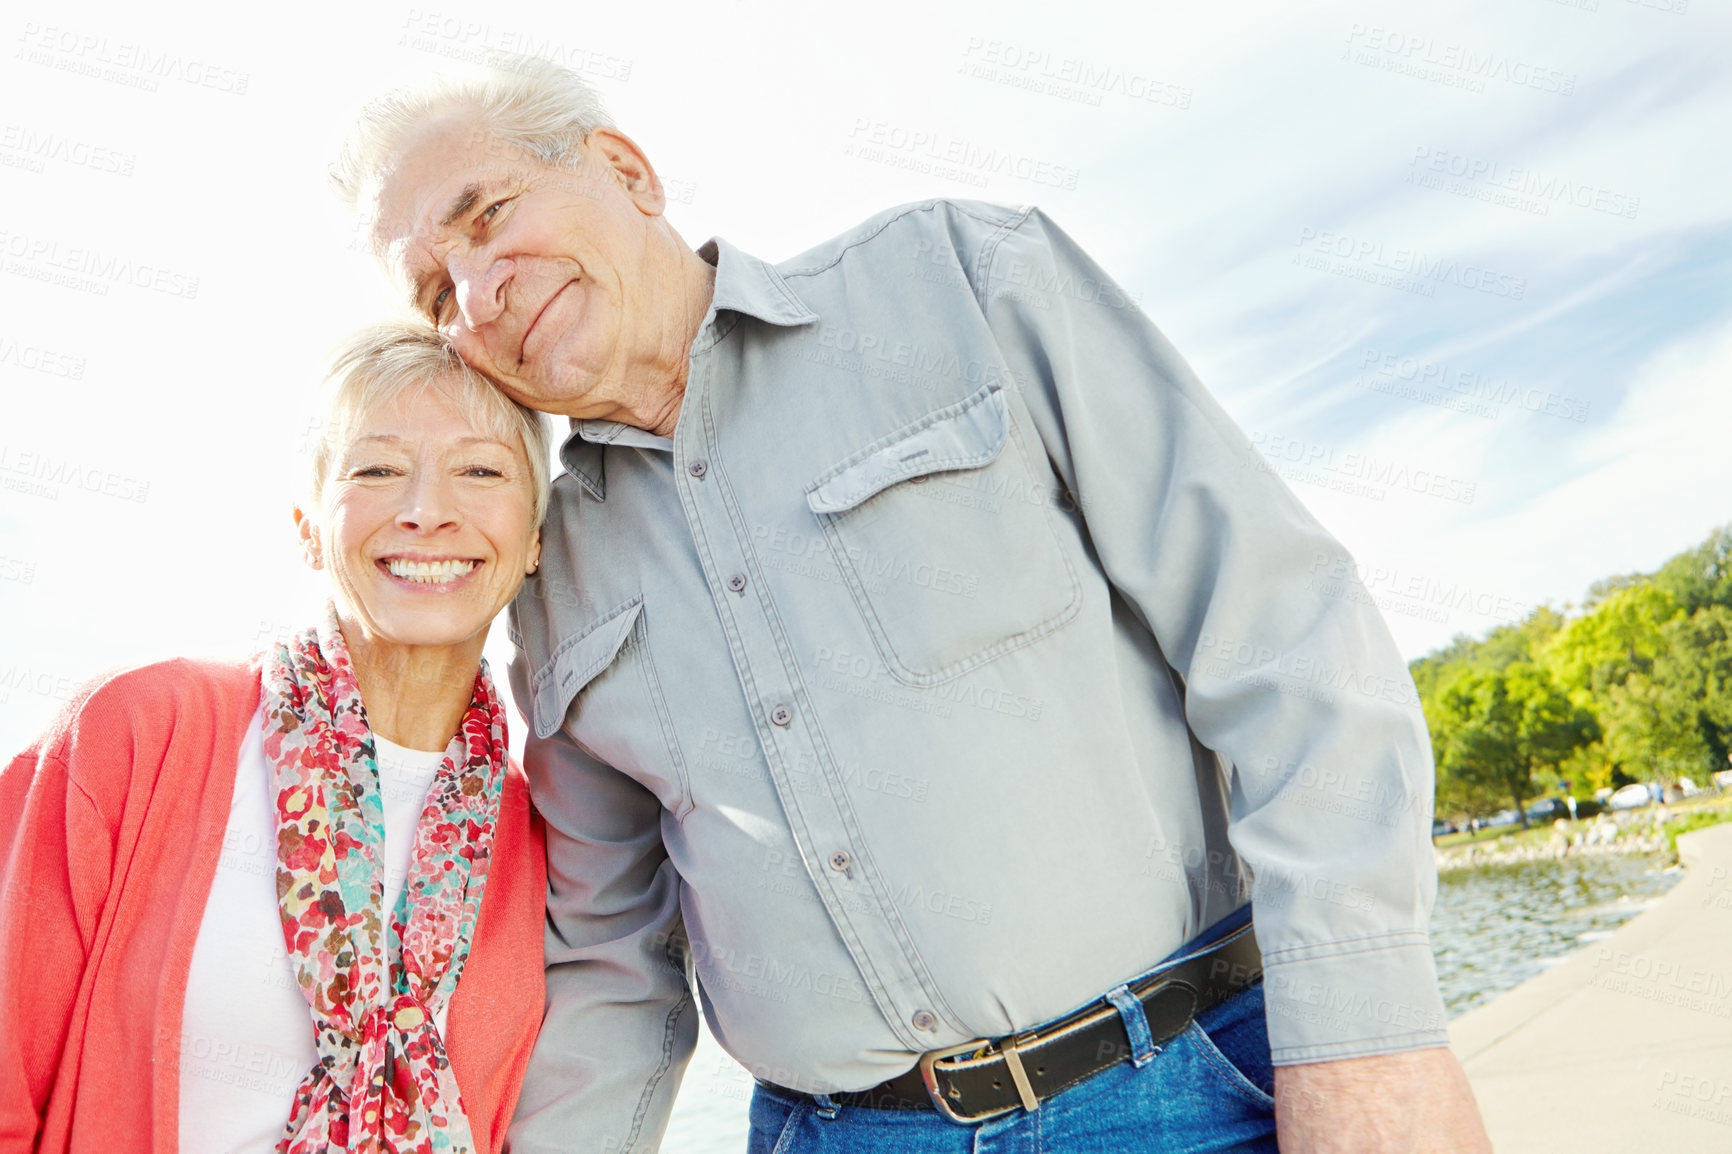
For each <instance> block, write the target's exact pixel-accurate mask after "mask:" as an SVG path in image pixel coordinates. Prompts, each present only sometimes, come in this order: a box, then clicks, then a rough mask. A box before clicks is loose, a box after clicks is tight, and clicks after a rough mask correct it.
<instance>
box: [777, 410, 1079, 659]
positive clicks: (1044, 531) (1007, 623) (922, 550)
mask: <svg viewBox="0 0 1732 1154" xmlns="http://www.w3.org/2000/svg"><path fill="white" fill-rule="evenodd" d="M806 504H807V507H808V508H810V509H811V511H812V512H813V513H814V514H816V516H817V517H818V520H819V521H820V522H821V523H822V525H823V528H824V536H825V539H826V541H827V543H828V544H829V546H830V551H831V553H832V555H833V556H834V558H835V561H836V565H837V566H838V568H839V569H840V570H841V572H842V575H843V579H844V581H845V582H846V584H847V586H848V589H849V591H850V593H851V594H852V595H853V598H854V602H855V604H856V605H857V606H858V607H859V609H860V612H861V614H862V615H863V616H864V618H865V620H866V626H867V628H868V629H869V630H870V632H871V634H872V638H873V642H874V644H875V645H876V646H877V649H878V653H879V656H880V657H882V658H883V660H884V663H885V665H886V666H887V667H888V668H889V669H890V671H891V673H892V674H893V675H894V676H895V677H897V678H898V679H899V680H901V681H903V682H905V683H907V684H909V685H917V686H928V685H936V684H938V683H940V682H943V681H948V680H950V679H951V678H954V677H959V676H961V675H962V674H964V673H966V672H968V671H969V670H970V669H973V668H975V667H976V666H979V665H981V664H984V663H985V662H988V661H991V660H992V659H993V658H995V657H998V656H1000V655H1001V654H1004V653H1007V652H1009V651H1010V650H1012V649H1015V648H1017V647H1019V646H1022V645H1027V644H1030V643H1031V642H1034V641H1036V640H1039V639H1040V638H1041V637H1043V636H1045V635H1046V634H1048V633H1050V632H1052V631H1053V630H1055V629H1057V628H1059V627H1060V626H1062V625H1064V624H1065V623H1066V622H1068V621H1069V620H1070V619H1071V618H1073V617H1075V616H1076V614H1077V611H1078V609H1079V608H1080V606H1081V604H1082V590H1081V586H1080V584H1079V583H1078V581H1077V577H1076V572H1075V570H1074V569H1073V568H1072V566H1071V563H1070V561H1069V559H1068V558H1067V557H1066V556H1065V554H1064V552H1063V550H1062V548H1061V546H1060V544H1059V541H1058V538H1057V536H1056V534H1055V532H1054V526H1053V522H1052V517H1053V515H1054V514H1053V510H1052V507H1051V506H1052V505H1053V504H1054V494H1053V492H1052V486H1051V481H1050V475H1049V474H1046V473H1044V472H1043V473H1042V474H1040V475H1037V474H1036V473H1035V471H1034V470H1033V469H1031V468H1030V466H1029V464H1028V461H1027V459H1026V457H1025V455H1024V446H1023V444H1022V443H1021V440H1020V438H1019V437H1018V436H1017V435H1016V431H1015V429H1014V427H1013V425H1012V422H1011V420H1010V415H1009V413H1008V411H1007V406H1006V400H1005V396H1004V391H1003V388H1002V386H1000V385H998V384H988V385H985V386H983V387H982V388H981V389H979V390H978V391H977V392H975V393H973V394H971V395H970V396H968V397H966V398H964V399H963V400H961V401H958V402H957V403H955V404H953V405H950V406H948V407H946V408H943V409H939V410H937V411H936V412H933V413H929V414H927V415H926V416H924V417H922V418H920V419H919V420H917V421H914V422H912V423H911V424H909V425H907V426H905V427H903V428H901V429H898V430H896V431H895V432H893V433H891V434H890V435H888V436H887V437H884V438H881V439H880V440H878V441H876V442H874V443H873V444H871V445H868V446H867V447H866V448H864V449H862V450H860V451H859V452H857V453H855V454H854V455H853V456H851V457H849V458H848V459H847V460H845V461H843V462H842V463H841V464H839V465H837V466H834V467H833V468H831V469H829V470H827V471H826V472H825V473H824V474H823V475H821V476H820V477H818V478H817V479H816V480H815V481H813V482H812V484H811V485H809V486H807V489H806Z"/></svg>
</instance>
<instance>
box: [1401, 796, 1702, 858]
mask: <svg viewBox="0 0 1732 1154" xmlns="http://www.w3.org/2000/svg"><path fill="white" fill-rule="evenodd" d="M1703 816H1712V817H1713V818H1715V819H1716V820H1717V821H1718V822H1721V823H1724V822H1728V821H1732V807H1728V806H1726V805H1725V804H1724V803H1723V802H1712V803H1707V804H1703V805H1697V806H1692V807H1688V808H1683V809H1675V808H1673V807H1671V806H1667V805H1656V806H1650V807H1648V808H1645V809H1637V810H1624V811H1622V812H1619V813H1602V814H1598V815H1596V816H1594V817H1591V818H1582V819H1580V820H1578V821H1570V820H1568V819H1566V818H1558V819H1557V820H1556V821H1553V822H1551V823H1550V827H1549V828H1550V829H1551V833H1550V834H1549V835H1548V834H1546V832H1545V830H1546V828H1547V827H1546V826H1544V825H1536V826H1533V827H1530V828H1529V829H1525V830H1524V829H1520V828H1508V829H1500V830H1499V831H1498V832H1497V833H1496V834H1495V835H1491V834H1490V831H1487V833H1485V834H1482V835H1481V836H1480V837H1479V838H1478V839H1476V840H1471V841H1467V842H1459V841H1458V842H1452V843H1451V844H1449V845H1447V846H1439V845H1436V844H1434V845H1433V846H1432V853H1433V854H1434V855H1435V858H1436V861H1437V872H1438V873H1439V874H1443V873H1447V872H1450V871H1452V870H1463V869H1477V868H1479V867H1481V866H1497V865H1519V864H1521V863H1524V862H1535V861H1561V860H1562V859H1564V858H1568V857H1589V856H1600V855H1604V854H1669V853H1671V847H1672V840H1673V838H1674V837H1676V836H1679V835H1680V834H1682V833H1686V832H1688V831H1689V830H1690V829H1700V828H1712V824H1711V823H1705V824H1697V822H1698V821H1699V819H1700V818H1701V817H1703ZM1669 827H1680V828H1669ZM1451 836H1455V835H1451ZM1668 864H1670V863H1668Z"/></svg>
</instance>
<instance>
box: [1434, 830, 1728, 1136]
mask: <svg viewBox="0 0 1732 1154" xmlns="http://www.w3.org/2000/svg"><path fill="white" fill-rule="evenodd" d="M1678 851H1679V857H1680V859H1681V861H1682V862H1683V863H1684V866H1685V872H1684V877H1683V878H1682V879H1681V880H1680V881H1679V882H1678V884H1677V885H1676V886H1674V887H1673V888H1672V889H1671V890H1670V891H1668V892H1667V893H1666V895H1665V896H1664V897H1662V898H1660V899H1659V901H1657V902H1656V903H1654V905H1653V906H1652V907H1651V908H1649V909H1647V910H1645V911H1644V912H1642V913H1641V914H1638V915H1637V916H1636V917H1634V918H1631V919H1630V920H1629V921H1628V922H1626V923H1625V924H1624V925H1623V926H1621V927H1619V928H1618V929H1617V930H1616V931H1614V932H1613V933H1612V934H1611V936H1609V937H1607V938H1605V939H1603V940H1601V941H1598V942H1594V943H1592V944H1589V945H1585V946H1584V947H1583V948H1582V949H1580V950H1577V951H1576V952H1575V953H1573V954H1571V955H1570V956H1569V957H1568V958H1567V959H1565V960H1564V961H1562V962H1561V963H1559V964H1558V965H1556V966H1553V967H1552V968H1550V969H1548V970H1546V971H1544V972H1542V973H1541V974H1539V975H1538V976H1536V977H1534V978H1531V979H1529V980H1528V981H1526V982H1524V983H1522V984H1521V985H1519V986H1517V987H1515V988H1514V989H1512V990H1509V991H1506V992H1505V993H1503V994H1501V995H1499V996H1498V997H1497V998H1495V999H1493V1000H1492V1001H1490V1002H1488V1003H1486V1004H1485V1005H1483V1006H1479V1007H1476V1008H1475V1009H1472V1010H1469V1011H1468V1012H1467V1013H1465V1014H1463V1015H1462V1016H1461V1017H1459V1018H1457V1019H1455V1020H1454V1021H1452V1022H1451V1023H1450V1025H1449V1033H1450V1040H1451V1045H1452V1048H1453V1049H1454V1050H1455V1053H1456V1056H1457V1057H1459V1058H1460V1059H1461V1062H1462V1065H1463V1067H1464V1068H1465V1069H1466V1070H1467V1074H1468V1079H1469V1081H1470V1082H1471V1083H1472V1085H1473V1088H1474V1093H1475V1095H1476V1097H1477V1098H1478V1099H1479V1104H1480V1109H1481V1112H1482V1114H1483V1115H1484V1117H1485V1120H1486V1125H1487V1128H1488V1129H1489V1130H1490V1132H1491V1135H1492V1139H1493V1141H1494V1143H1495V1144H1496V1145H1497V1147H1498V1148H1499V1149H1503V1150H1535V1151H1551V1150H1570V1151H1572V1152H1575V1154H1599V1152H1604V1154H1625V1152H1627V1151H1631V1150H1680V1151H1682V1150H1709V1149H1726V1148H1727V1147H1728V1145H1732V1110H1727V1109H1726V1103H1725V1102H1724V1101H1722V1102H1719V1103H1716V1102H1715V1101H1713V1100H1712V1099H1713V1095H1714V1094H1715V1093H1718V1088H1720V1087H1732V961H1729V959H1732V824H1725V823H1722V824H1720V825H1718V826H1714V827H1711V828H1707V829H1701V830H1696V831H1693V832H1687V833H1684V834H1683V835H1682V836H1681V837H1679V839H1678ZM1704 1087H1707V1088H1708V1090H1709V1098H1708V1099H1703V1098H1701V1094H1702V1090H1703V1088H1704ZM1587 1103H1600V1104H1602V1105H1603V1107H1604V1108H1600V1109H1586V1108H1583V1106H1584V1104H1587Z"/></svg>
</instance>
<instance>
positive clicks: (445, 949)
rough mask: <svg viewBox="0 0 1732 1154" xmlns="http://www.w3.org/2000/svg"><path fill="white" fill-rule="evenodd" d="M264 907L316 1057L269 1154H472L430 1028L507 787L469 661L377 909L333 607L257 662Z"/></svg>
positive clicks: (360, 756)
mask: <svg viewBox="0 0 1732 1154" xmlns="http://www.w3.org/2000/svg"><path fill="white" fill-rule="evenodd" d="M262 668H263V675H262V676H263V683H264V711H265V724H264V736H265V740H264V746H265V757H266V759H267V760H268V761H269V762H270V764H271V767H272V773H273V775H274V776H273V782H274V785H275V791H276V793H275V801H276V817H277V903H278V906H279V907H280V910H281V913H282V919H283V938H284V941H285V942H286V943H287V945H288V950H289V961H290V964H291V965H292V966H293V967H294V971H295V977H296V980H297V981H299V983H300V986H301V992H302V993H303V994H304V995H305V996H306V999H307V1004H308V1006H309V1007H310V1008H311V1010H312V1016H313V1026H314V1030H315V1033H316V1044H317V1047H318V1054H319V1060H318V1064H317V1065H315V1066H314V1067H313V1068H312V1070H311V1071H310V1072H309V1073H308V1074H307V1076H306V1078H305V1079H303V1080H302V1082H301V1085H300V1087H299V1088H298V1090H297V1091H296V1093H295V1104H294V1108H293V1111H292V1112H291V1114H290V1116H289V1120H288V1124H287V1126H286V1128H285V1131H284V1135H283V1137H282V1138H281V1139H280V1140H279V1141H278V1143H277V1151H278V1154H325V1152H326V1151H328V1150H329V1151H351V1152H354V1154H362V1152H365V1154H387V1152H390V1154H395V1152H399V1151H417V1152H424V1154H434V1152H440V1154H445V1152H449V1154H475V1150H476V1147H475V1142H474V1139H473V1138H472V1137H471V1135H470V1130H469V1119H468V1116H467V1115H466V1114H465V1113H464V1109H463V1103H462V1099H461V1097H460V1095H459V1094H458V1089H457V1083H456V1080H455V1079H454V1077H453V1075H452V1072H451V1063H450V1061H449V1059H448V1058H447V1057H446V1054H445V1041H444V1039H443V1038H442V1037H441V1036H440V1033H439V1028H438V1025H437V1023H436V1018H437V1016H438V1014H439V1012H440V1011H441V1009H443V1007H444V1006H445V1005H446V1003H447V1002H448V1001H449V1000H450V997H451V993H452V991H453V990H455V989H456V987H457V979H458V977H459V976H460V975H461V974H462V972H463V964H464V962H465V961H466V960H467V959H468V957H469V945H470V941H471V939H472V938H473V936H474V932H475V923H476V919H477V917H478V916H479V914H480V911H481V894H482V890H483V889H484V888H485V886H486V884H487V865H488V858H489V856H490V853H491V850H492V847H493V829H494V823H495V820H496V819H497V817H498V815H499V796H500V790H501V788H502V786H503V783H504V780H505V760H506V736H505V715H504V711H503V710H502V709H501V708H500V704H499V698H498V694H497V693H496V692H495V690H494V687H493V681H492V679H491V678H490V677H489V676H488V672H487V663H486V662H485V661H483V662H482V663H481V668H480V670H479V671H478V672H477V674H476V677H475V687H474V690H473V691H472V694H471V697H470V701H469V709H468V711H467V712H466V713H465V714H464V716H463V721H462V724H461V725H460V726H459V727H458V731H457V735H456V736H455V737H453V738H452V739H451V744H450V746H449V747H448V748H447V749H446V751H445V760H444V761H443V763H442V764H441V765H440V767H439V770H438V772H437V774H436V775H435V776H434V779H433V785H432V787H431V788H430V789H429V790H428V793H427V799H426V801H425V802H424V803H423V806H422V809H421V818H420V824H419V826H418V828H417V829H416V831H415V847H414V850H413V852H412V854H411V857H410V863H409V876H408V880H407V882H406V884H405V886H404V889H403V895H402V898H401V899H400V900H399V901H398V903H397V906H396V908H395V909H393V910H390V911H386V910H384V909H382V908H381V907H382V906H383V904H384V879H385V873H384V863H383V849H384V841H385V820H384V807H383V804H382V802H381V799H380V796H379V771H378V767H377V765H376V763H375V761H374V746H373V736H372V731H371V730H369V729H368V727H367V715H366V711H365V710H364V709H363V708H362V705H361V694H360V690H359V688H358V686H357V684H356V681H355V672H354V669H353V667H352V666H351V665H350V663H349V653H348V648H347V647H346V646H345V645H344V643H343V635H342V633H341V632H340V630H339V628H338V625H337V617H336V611H335V608H334V607H331V606H327V608H326V612H325V615H324V619H323V620H322V622H321V623H320V624H318V625H316V626H314V627H313V628H310V629H307V630H306V631H305V632H303V633H301V634H299V635H297V636H296V637H294V638H293V639H292V640H290V641H289V642H288V643H287V644H286V645H278V646H277V647H276V648H275V650H274V652H267V653H266V654H265V657H264V660H263V666H262Z"/></svg>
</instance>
